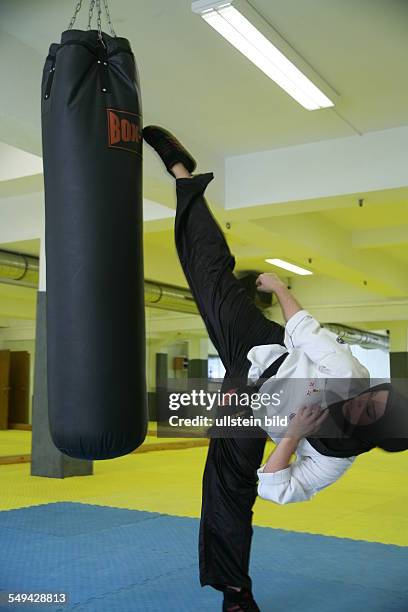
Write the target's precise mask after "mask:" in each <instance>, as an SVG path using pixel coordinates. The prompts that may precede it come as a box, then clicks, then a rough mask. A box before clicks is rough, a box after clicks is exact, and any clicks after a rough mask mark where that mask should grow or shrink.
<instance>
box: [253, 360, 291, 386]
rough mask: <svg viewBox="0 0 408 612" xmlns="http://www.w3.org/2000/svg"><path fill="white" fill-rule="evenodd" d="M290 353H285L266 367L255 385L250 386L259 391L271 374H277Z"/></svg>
mask: <svg viewBox="0 0 408 612" xmlns="http://www.w3.org/2000/svg"><path fill="white" fill-rule="evenodd" d="M288 355H289V353H283V355H281V356H280V357H278V359H276V360H275V361H274V362H273V363H271V365H270V366H268V367H267V368H266V370H265V371H264V372H263V373H262V374H261V376H260V377H259V378H258V380H257V381H256V383H255V385H252V386H250V387H249V388H250V389H252V390H253V391H259V389H260V388H261V387H262V385H263V384H264V382H266V381H267V380H268V378H270V377H271V376H275V374H276V373H277V371H278V370H279V368H280V367H281V365H282V363H283V362H284V361H285V359H286V357H287V356H288Z"/></svg>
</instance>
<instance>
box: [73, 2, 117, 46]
mask: <svg viewBox="0 0 408 612" xmlns="http://www.w3.org/2000/svg"><path fill="white" fill-rule="evenodd" d="M82 2H83V0H78V2H77V5H76V7H75V11H74V14H73V16H72V18H71V21H70V22H69V26H68V30H72V28H73V25H74V23H75V21H76V18H77V17H78V13H79V11H80V10H81V8H82ZM95 6H96V11H97V17H96V23H97V29H98V38H99V40H100V41H101V43H102V44H103V46H105V43H104V42H103V37H102V6H101V0H90V3H89V12H88V30H90V29H91V27H92V19H93V12H94V8H95ZM103 8H104V10H105V14H106V21H107V23H108V25H109V30H110V32H111V34H112V36H115V37H116V32H115V30H114V27H113V24H112V20H111V16H110V12H109V6H108V0H103Z"/></svg>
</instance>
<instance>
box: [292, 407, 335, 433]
mask: <svg viewBox="0 0 408 612" xmlns="http://www.w3.org/2000/svg"><path fill="white" fill-rule="evenodd" d="M328 414H329V411H328V410H327V408H323V409H322V408H320V406H319V405H318V404H313V406H303V407H302V408H301V409H300V410H299V412H298V413H297V414H296V415H295V416H294V417H293V419H292V420H291V422H290V424H289V427H288V429H287V430H286V433H285V438H296V439H297V440H301V439H302V438H305V437H306V436H310V434H312V433H314V432H315V431H317V430H318V429H319V427H320V425H321V424H322V423H323V421H324V420H325V419H326V418H327V415H328Z"/></svg>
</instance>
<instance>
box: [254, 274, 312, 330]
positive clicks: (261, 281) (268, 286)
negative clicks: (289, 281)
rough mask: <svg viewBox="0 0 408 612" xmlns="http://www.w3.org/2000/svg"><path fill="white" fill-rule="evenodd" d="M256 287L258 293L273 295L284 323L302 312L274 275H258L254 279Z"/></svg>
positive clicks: (297, 303) (283, 284) (284, 286)
mask: <svg viewBox="0 0 408 612" xmlns="http://www.w3.org/2000/svg"><path fill="white" fill-rule="evenodd" d="M256 286H257V289H258V291H264V292H265V293H275V295H276V297H277V299H278V302H279V305H280V307H281V310H282V314H283V317H284V319H285V321H289V319H290V318H291V317H293V315H294V314H296V313H297V312H299V310H302V307H301V305H300V304H299V302H298V301H297V300H296V299H295V298H294V297H293V295H292V294H291V292H290V291H289V289H288V288H287V287H286V285H285V283H283V282H282V281H281V280H280V278H279V277H278V276H277V275H276V274H266V273H264V274H260V275H259V276H258V278H257V279H256Z"/></svg>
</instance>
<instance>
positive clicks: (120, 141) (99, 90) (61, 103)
mask: <svg viewBox="0 0 408 612" xmlns="http://www.w3.org/2000/svg"><path fill="white" fill-rule="evenodd" d="M101 38H102V40H101ZM141 134H142V119H141V100H140V87H139V79H138V74H137V68H136V65H135V60H134V56H133V54H132V51H131V48H130V45H129V42H128V41H127V40H126V39H124V38H117V37H111V36H108V35H107V34H105V33H102V34H101V33H100V32H99V33H98V31H95V30H89V31H82V30H68V31H66V32H63V34H62V36H61V44H52V45H51V47H50V51H49V55H48V57H47V59H46V62H45V67H44V74H43V81H42V138H43V159H44V181H45V224H46V225H45V227H46V263H47V265H46V268H47V274H46V278H47V337H48V339H47V364H48V401H49V422H50V430H51V436H52V439H53V441H54V444H55V445H56V446H57V448H59V449H60V450H61V451H62V452H63V453H65V454H66V455H69V456H71V457H77V458H80V459H110V458H113V457H118V456H120V455H124V454H126V453H129V452H131V451H132V450H134V449H135V448H137V447H138V446H139V445H140V444H141V443H142V442H143V440H144V438H145V435H146V429H147V402H146V382H145V321H144V291H143V246H142V230H143V220H142V136H141Z"/></svg>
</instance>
